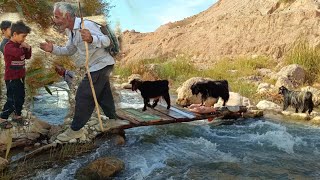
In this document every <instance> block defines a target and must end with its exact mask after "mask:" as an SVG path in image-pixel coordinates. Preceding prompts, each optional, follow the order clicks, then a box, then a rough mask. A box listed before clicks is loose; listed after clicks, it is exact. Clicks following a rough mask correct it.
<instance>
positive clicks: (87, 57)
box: [78, 0, 104, 132]
mask: <svg viewBox="0 0 320 180" xmlns="http://www.w3.org/2000/svg"><path fill="white" fill-rule="evenodd" d="M78 6H79V13H80V17H81V28H82V29H84V22H83V16H82V11H81V4H80V0H78ZM84 43H85V47H86V70H87V75H88V79H89V82H90V87H91V91H92V96H93V99H94V104H95V105H96V111H97V114H98V119H99V123H100V129H101V131H102V132H103V131H104V129H103V125H102V121H101V115H100V109H99V104H98V100H97V96H96V91H95V90H94V86H93V82H92V78H91V74H90V70H89V47H88V43H87V42H86V41H84Z"/></svg>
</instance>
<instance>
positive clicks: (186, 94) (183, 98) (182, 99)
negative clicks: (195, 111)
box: [176, 77, 214, 106]
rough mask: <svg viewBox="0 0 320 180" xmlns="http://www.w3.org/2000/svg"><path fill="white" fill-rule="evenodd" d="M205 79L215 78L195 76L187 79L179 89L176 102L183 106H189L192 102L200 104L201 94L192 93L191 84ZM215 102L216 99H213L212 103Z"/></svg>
mask: <svg viewBox="0 0 320 180" xmlns="http://www.w3.org/2000/svg"><path fill="white" fill-rule="evenodd" d="M203 80H213V79H210V78H203V77H193V78H190V79H188V80H187V81H185V82H184V83H183V84H182V86H180V87H179V88H178V89H177V93H178V97H177V100H176V104H178V105H181V106H189V105H191V104H200V103H201V94H198V95H192V92H191V86H192V85H193V84H194V83H196V82H199V81H203ZM210 101H211V100H210ZM213 102H214V101H212V102H211V103H213ZM211 103H210V104H211ZM207 104H208V103H207Z"/></svg>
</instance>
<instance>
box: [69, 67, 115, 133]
mask: <svg viewBox="0 0 320 180" xmlns="http://www.w3.org/2000/svg"><path fill="white" fill-rule="evenodd" d="M112 70H113V65H109V66H106V67H104V68H103V69H100V70H98V71H95V72H91V73H90V74H91V78H92V82H93V85H94V89H95V92H96V96H97V100H98V103H99V105H100V107H101V108H102V110H103V112H104V114H105V115H106V116H108V117H109V118H110V119H115V118H116V113H115V105H114V100H113V96H112V92H111V87H110V80H109V77H110V73H111V72H112ZM94 108H95V103H94V99H93V96H92V90H91V87H90V82H89V79H88V75H86V76H85V77H84V78H83V80H82V81H81V83H80V85H79V87H78V89H77V93H76V106H75V113H74V117H73V121H72V124H71V129H72V130H74V131H78V130H80V129H81V128H82V127H83V126H84V125H85V124H86V123H87V122H88V120H89V119H90V117H91V114H92V112H93V110H94Z"/></svg>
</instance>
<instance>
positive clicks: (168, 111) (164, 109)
mask: <svg viewBox="0 0 320 180" xmlns="http://www.w3.org/2000/svg"><path fill="white" fill-rule="evenodd" d="M154 110H156V111H158V112H160V113H163V114H166V115H168V116H170V117H172V118H174V119H176V120H178V119H190V118H188V117H187V116H185V115H183V114H180V113H179V112H176V111H174V110H172V109H167V107H164V106H162V105H161V104H159V105H158V106H156V107H155V108H154Z"/></svg>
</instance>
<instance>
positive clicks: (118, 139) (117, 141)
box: [113, 135, 126, 146]
mask: <svg viewBox="0 0 320 180" xmlns="http://www.w3.org/2000/svg"><path fill="white" fill-rule="evenodd" d="M113 141H114V143H115V144H116V145H119V146H122V145H125V144H126V140H125V139H124V137H123V136H120V135H115V137H114V138H113Z"/></svg>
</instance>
